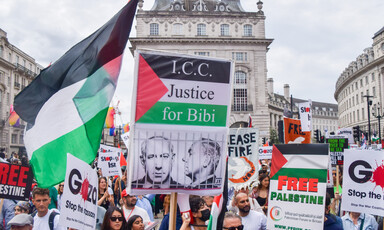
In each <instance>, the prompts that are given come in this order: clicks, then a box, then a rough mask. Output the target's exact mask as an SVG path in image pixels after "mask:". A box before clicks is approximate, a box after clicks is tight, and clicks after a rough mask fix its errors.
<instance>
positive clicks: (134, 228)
mask: <svg viewBox="0 0 384 230" xmlns="http://www.w3.org/2000/svg"><path fill="white" fill-rule="evenodd" d="M127 226H128V228H127V229H128V230H144V226H145V225H144V222H143V218H141V216H139V215H133V216H132V217H130V218H129V220H128V224H127Z"/></svg>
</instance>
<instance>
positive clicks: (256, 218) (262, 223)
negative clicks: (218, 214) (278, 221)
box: [234, 193, 267, 230]
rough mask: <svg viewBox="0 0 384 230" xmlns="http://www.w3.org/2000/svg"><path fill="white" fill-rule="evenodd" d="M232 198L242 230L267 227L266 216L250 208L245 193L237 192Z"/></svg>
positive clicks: (255, 229)
mask: <svg viewBox="0 0 384 230" xmlns="http://www.w3.org/2000/svg"><path fill="white" fill-rule="evenodd" d="M234 199H235V204H236V206H237V208H238V209H239V212H238V213H237V214H238V215H239V216H241V220H242V223H243V225H244V230H259V229H262V230H265V229H267V218H266V217H265V215H263V214H262V213H260V212H256V211H254V210H251V207H250V204H249V197H248V195H247V194H245V193H239V194H237V195H236V197H235V198H234Z"/></svg>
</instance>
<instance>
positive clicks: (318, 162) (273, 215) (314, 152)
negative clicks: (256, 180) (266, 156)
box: [267, 144, 328, 230]
mask: <svg viewBox="0 0 384 230" xmlns="http://www.w3.org/2000/svg"><path fill="white" fill-rule="evenodd" d="M327 168H328V145H327V144H289V145H288V144H285V145H275V146H273V150H272V165H271V175H270V176H271V181H270V189H269V198H268V199H269V200H268V222H267V226H268V227H267V228H268V229H290V228H292V229H296V228H297V229H300V228H301V229H311V230H317V229H322V228H323V222H324V207H325V194H326V185H327Z"/></svg>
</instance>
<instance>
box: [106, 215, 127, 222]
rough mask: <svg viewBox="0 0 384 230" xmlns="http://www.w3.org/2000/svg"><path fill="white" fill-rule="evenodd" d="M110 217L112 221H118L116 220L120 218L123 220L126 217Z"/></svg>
mask: <svg viewBox="0 0 384 230" xmlns="http://www.w3.org/2000/svg"><path fill="white" fill-rule="evenodd" d="M109 219H111V221H116V220H119V221H123V220H124V217H122V216H119V217H117V216H111V217H110V218H109Z"/></svg>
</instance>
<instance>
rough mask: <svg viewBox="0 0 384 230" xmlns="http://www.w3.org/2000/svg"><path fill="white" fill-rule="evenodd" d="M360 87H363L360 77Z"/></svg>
mask: <svg viewBox="0 0 384 230" xmlns="http://www.w3.org/2000/svg"><path fill="white" fill-rule="evenodd" d="M360 87H363V79H360Z"/></svg>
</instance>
